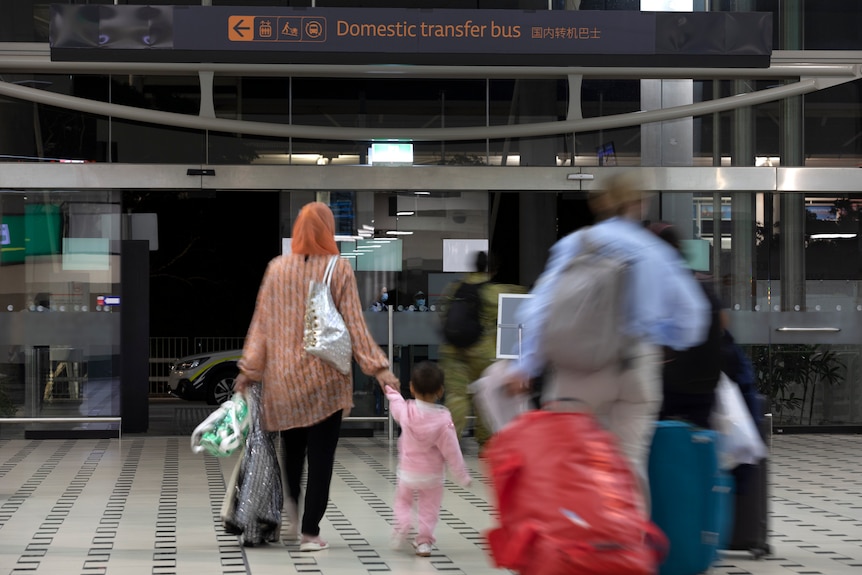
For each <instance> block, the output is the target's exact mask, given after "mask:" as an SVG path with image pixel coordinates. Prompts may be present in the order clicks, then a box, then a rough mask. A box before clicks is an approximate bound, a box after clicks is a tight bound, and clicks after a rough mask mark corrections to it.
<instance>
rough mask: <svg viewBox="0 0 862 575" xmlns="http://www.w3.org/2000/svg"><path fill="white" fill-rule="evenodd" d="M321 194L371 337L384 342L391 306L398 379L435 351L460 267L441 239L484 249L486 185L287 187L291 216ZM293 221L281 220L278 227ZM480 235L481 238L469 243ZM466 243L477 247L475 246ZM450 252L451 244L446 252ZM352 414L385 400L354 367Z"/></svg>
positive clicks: (374, 410)
mask: <svg viewBox="0 0 862 575" xmlns="http://www.w3.org/2000/svg"><path fill="white" fill-rule="evenodd" d="M314 200H318V201H323V202H326V203H327V204H329V205H330V207H331V208H332V210H333V212H334V213H335V215H336V229H337V234H338V240H339V241H338V244H339V247H340V249H341V253H342V256H343V257H345V258H347V259H349V260H351V263H352V264H353V267H354V269H355V270H356V281H357V286H358V288H359V298H360V301H361V302H363V305H365V307H366V311H365V319H366V322H367V323H368V326H369V329H371V332H372V334H373V335H374V338H375V341H377V342H378V343H381V344H382V345H384V347H385V346H386V345H387V344H388V342H389V322H388V313H386V311H387V310H386V309H385V307H384V305H382V303H383V302H381V295H382V294H383V293H384V290H385V293H386V301H385V305H386V306H389V305H391V306H393V309H394V316H393V346H394V354H395V358H396V359H395V360H394V361H395V365H396V367H397V371H398V372H400V375H401V378H402V380H403V383H405V384H406V383H407V379H405V378H408V379H409V373H410V369H411V368H412V365H413V364H414V363H415V362H417V361H420V360H422V359H429V358H430V359H436V358H437V346H438V344H439V326H438V322H439V320H438V318H437V314H436V313H434V312H436V311H437V309H438V306H439V305H440V301H439V298H440V295H441V293H442V291H443V288H444V287H445V286H446V285H447V284H448V283H449V282H451V281H453V280H455V279H457V278H460V277H461V275H462V273H463V271H469V270H466V269H462V267H458V266H453V265H451V260H450V259H449V256H447V255H446V250H445V249H444V242H452V241H453V240H461V241H462V243H463V246H465V249H468V246H474V245H481V246H484V248H485V249H487V238H488V194H487V192H476V191H469V192H468V191H464V192H439V191H428V192H416V193H413V192H393V191H381V192H325V191H321V192H317V193H316V194H313V195H312V194H308V193H305V192H292V193H290V194H289V199H288V201H289V202H290V210H289V211H290V214H291V215H290V218H291V219H293V218H295V217H296V214H297V213H298V212H299V210H300V209H301V207H302V206H303V205H304V204H305V203H307V202H309V201H314ZM290 227H291V225H290V224H287V223H283V224H282V229H285V230H286V229H290ZM469 240H473V241H474V242H475V241H478V242H479V244H473V243H470V242H469ZM469 249H478V248H476V247H472V248H469ZM450 253H451V252H450ZM354 374H355V378H354V389H355V394H356V395H355V397H354V402H355V404H356V408H355V409H354V411H353V413H352V415H354V416H374V415H380V414H381V413H382V412H381V409H382V403H380V402H379V401H377V400H378V399H379V397H377V396H376V395H374V393H373V392H372V391H373V389H374V388H376V387H377V386H376V384H375V385H371V384H369V383H368V381H367V378H366V377H365V376H362V375H361V374H360V373H359V371H358V370H354Z"/></svg>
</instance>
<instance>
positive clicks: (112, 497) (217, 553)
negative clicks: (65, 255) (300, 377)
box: [0, 417, 862, 575]
mask: <svg viewBox="0 0 862 575" xmlns="http://www.w3.org/2000/svg"><path fill="white" fill-rule="evenodd" d="M196 420H197V417H194V419H191V418H190V422H191V421H195V424H197V421H196ZM108 446H110V447H109V449H108V451H107V454H106V448H107V447H108ZM465 453H466V458H467V462H468V465H469V466H470V467H471V469H472V470H473V472H474V477H475V478H476V479H478V481H477V482H476V483H475V484H474V485H473V486H471V487H470V488H467V489H464V488H461V487H459V486H457V485H453V484H451V483H450V482H447V484H446V488H447V494H446V499H445V500H444V501H445V502H444V510H443V512H442V513H441V529H440V531H441V538H442V539H441V542H442V541H445V544H443V543H441V548H442V549H443V551H444V552H445V553H444V552H441V551H440V550H436V549H435V553H434V555H433V556H432V557H431V558H430V559H421V558H412V557H411V555H410V554H407V553H395V552H391V551H389V550H388V548H387V549H384V547H383V546H385V545H387V543H388V533H383V531H384V529H381V526H382V525H389V526H391V524H392V513H391V508H390V505H391V496H392V488H393V487H394V484H395V477H396V475H395V461H397V457H396V453H395V448H394V446H392V447H390V446H389V443H388V442H387V441H386V439H385V438H383V439H380V438H370V439H367V438H345V439H343V440H342V442H341V444H340V447H339V451H338V455H337V458H338V461H339V464H338V466H337V468H336V474H337V480H336V481H334V484H333V485H334V487H333V492H332V502H331V505H330V507H329V508H328V509H327V514H326V519H325V523H326V525H325V530H326V532H327V533H328V534H329V539H330V541H331V542H334V545H333V549H331V550H329V551H327V552H323V553H312V554H309V553H302V552H300V551H299V549H298V545H297V543H296V542H295V541H291V542H285V543H286V544H285V545H270V546H266V547H265V548H261V549H257V548H250V549H246V548H242V547H240V546H239V543H238V541H237V539H236V538H235V537H233V536H230V535H227V534H225V533H224V531H223V529H222V528H221V523H220V519H219V517H218V515H219V510H220V507H221V502H222V500H223V497H224V478H225V476H226V475H227V474H228V473H229V470H230V468H231V467H232V465H233V460H225V459H218V458H212V457H204V456H201V455H194V454H192V453H191V452H190V450H189V449H188V436H180V437H136V438H134V439H123V440H122V441H121V442H119V441H117V440H77V441H75V440H68V441H65V440H50V441H37V440H25V439H14V440H0V572H2V573H14V574H15V575H21V574H23V573H32V574H34V575H40V574H41V575H60V574H62V575H68V574H70V573H81V574H82V575H90V574H93V573H100V574H101V573H124V574H125V573H129V574H132V573H134V574H135V575H139V574H143V575H147V574H166V575H167V574H170V575H173V574H176V575H190V574H193V575H217V574H219V573H221V574H230V575H233V574H239V573H248V574H252V573H253V574H254V575H269V574H271V573H272V574H274V573H287V574H289V573H321V574H324V575H347V574H348V573H350V574H352V573H357V572H360V573H361V572H367V573H377V572H380V571H383V572H386V571H387V570H388V571H390V572H393V573H398V574H399V575H403V574H406V573H410V574H411V575H425V574H427V573H469V574H470V575H478V574H482V575H485V574H490V573H505V571H501V570H494V569H493V568H491V567H490V566H489V565H488V563H487V561H486V560H485V559H486V555H485V553H484V548H483V545H484V539H483V537H482V530H483V529H484V528H485V526H486V525H488V524H489V523H490V521H491V520H492V518H493V505H491V504H490V503H489V501H491V498H492V493H491V491H490V489H488V484H487V481H486V480H482V479H480V477H481V472H482V463H481V461H480V460H479V459H478V457H477V452H476V451H475V447H473V449H471V448H470V446H468V447H467V449H466V450H465ZM860 454H862V437H860V436H780V437H777V438H776V441H775V445H774V451H773V456H772V469H773V471H774V473H773V475H772V478H771V514H770V528H771V533H770V544H771V545H772V546H773V549H774V552H775V555H773V556H770V557H767V558H766V559H764V560H762V561H755V560H753V559H752V558H751V557H750V556H749V555H748V554H746V553H742V552H731V553H725V554H723V558H722V560H721V561H720V562H719V563H718V564H716V565H715V566H714V567H713V569H712V570H711V574H710V575H850V574H853V575H856V574H858V573H860V572H862V571H860V567H862V530H860V527H862V504H860V495H862V493H860V492H862V489H860V488H859V485H860V484H859V479H858V478H859V477H860V475H862V457H860ZM178 518H179V522H178ZM154 526H155V527H154ZM178 529H183V531H182V533H183V534H184V536H185V538H179V539H178V538H177V537H176V534H177V530H178ZM190 531H191V532H192V533H191V534H190V533H189V532H190ZM339 538H340V540H339ZM459 542H461V543H460V544H459ZM345 543H346V545H347V547H345V546H344V544H345ZM178 559H179V560H178ZM64 561H65V563H64ZM108 566H110V567H109V568H108Z"/></svg>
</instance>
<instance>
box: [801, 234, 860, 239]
mask: <svg viewBox="0 0 862 575" xmlns="http://www.w3.org/2000/svg"><path fill="white" fill-rule="evenodd" d="M855 237H856V234H811V239H812V240H850V239H853V238H855Z"/></svg>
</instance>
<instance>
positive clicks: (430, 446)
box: [386, 387, 470, 485]
mask: <svg viewBox="0 0 862 575" xmlns="http://www.w3.org/2000/svg"><path fill="white" fill-rule="evenodd" d="M386 398H387V399H388V400H389V409H390V411H391V413H392V417H393V418H394V419H395V421H397V422H398V424H399V425H400V426H401V437H399V438H398V453H399V460H398V477H399V479H401V480H402V481H406V482H409V483H416V484H422V483H434V482H437V483H438V484H439V482H441V481H443V478H444V476H445V470H446V467H447V466H448V467H449V472H450V473H451V474H452V476H453V478H454V479H455V481H456V482H458V483H459V484H461V485H469V484H470V474H469V473H468V472H467V466H466V465H464V456H463V455H461V446H460V445H459V444H458V438H457V436H456V435H455V425H454V424H453V423H452V414H451V413H449V410H448V409H446V408H445V407H443V406H442V405H437V404H434V403H428V402H425V401H416V400H410V401H405V400H404V398H403V397H402V396H401V394H400V393H399V392H397V391H395V390H394V389H392V388H391V387H387V388H386Z"/></svg>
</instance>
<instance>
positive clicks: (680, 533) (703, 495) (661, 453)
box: [649, 421, 733, 575]
mask: <svg viewBox="0 0 862 575" xmlns="http://www.w3.org/2000/svg"><path fill="white" fill-rule="evenodd" d="M717 437H718V436H717V434H716V432H714V431H711V430H706V429H700V428H697V427H694V426H692V425H690V424H688V423H684V422H681V421H660V422H657V423H656V430H655V435H654V437H653V442H652V449H651V451H650V460H649V481H650V496H651V508H652V520H653V522H654V523H655V524H656V525H658V526H659V527H660V528H661V529H662V531H664V533H665V535H667V538H668V540H669V542H670V549H669V552H668V556H667V558H666V559H665V561H664V563H662V565H661V569H660V571H659V574H660V575H696V574H698V573H703V572H705V571H707V570H708V569H709V568H710V566H711V565H712V564H713V562H714V561H715V560H716V558H717V557H718V550H719V549H720V548H722V547H725V546H726V545H727V539H728V537H729V534H730V530H731V526H732V525H733V479H732V477H731V476H730V475H729V474H727V473H724V472H722V471H721V470H720V469H719V466H718V453H717V451H716V440H717Z"/></svg>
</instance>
